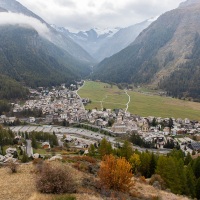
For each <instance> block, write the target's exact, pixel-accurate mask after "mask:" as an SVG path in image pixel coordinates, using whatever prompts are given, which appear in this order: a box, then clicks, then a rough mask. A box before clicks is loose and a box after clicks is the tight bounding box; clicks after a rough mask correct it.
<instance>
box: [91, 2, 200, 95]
mask: <svg viewBox="0 0 200 200" xmlns="http://www.w3.org/2000/svg"><path fill="white" fill-rule="evenodd" d="M184 5H185V6H180V7H179V8H177V9H174V10H172V11H169V12H167V13H165V14H163V15H161V16H160V17H159V18H158V19H157V20H156V21H155V22H153V23H152V24H151V25H150V26H149V27H148V28H147V29H145V30H144V31H143V32H142V33H141V34H140V35H139V36H138V37H137V38H136V40H135V41H134V42H133V43H132V44H131V45H129V46H128V47H127V48H125V49H123V50H122V51H120V52H119V53H117V54H115V55H113V56H112V57H110V58H107V59H105V60H103V61H102V62H101V63H100V64H98V65H97V66H96V67H95V70H94V74H93V78H94V79H99V80H102V81H108V82H116V83H122V82H128V83H137V84H151V85H153V86H154V87H158V86H159V83H160V81H162V88H163V89H166V90H167V91H168V92H169V93H170V92H171V89H169V88H168V87H167V82H168V81H167V78H168V76H169V75H171V76H174V79H176V80H178V78H179V77H178V75H177V74H178V73H177V72H176V71H177V70H184V67H183V66H184V64H185V63H186V62H189V63H190V65H191V67H192V68H193V74H196V73H198V66H197V65H196V62H195V58H194V56H193V53H194V51H195V52H196V54H198V51H197V49H196V46H195V43H196V40H197V35H198V33H200V24H199V17H200V12H199V10H200V3H199V1H192V3H191V4H190V1H188V2H187V4H184ZM182 68H183V69H182ZM186 74H187V76H188V77H189V78H187V79H186V80H185V85H188V87H184V89H183V90H182V91H181V90H180V92H179V88H178V87H177V92H176V94H175V93H174V96H177V97H178V96H183V94H184V95H185V94H186V95H185V96H186V97H193V98H199V97H198V91H197V90H195V91H194V92H192V93H190V92H189V91H190V89H191V88H193V87H195V88H196V87H199V86H200V85H199V82H196V81H195V80H196V79H195V78H193V74H191V73H188V72H187V73H186ZM163 80H166V82H163ZM179 85H181V83H180V84H179ZM175 86H177V85H176V84H173V85H172V84H171V87H175Z"/></svg>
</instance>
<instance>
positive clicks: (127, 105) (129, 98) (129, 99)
mask: <svg viewBox="0 0 200 200" xmlns="http://www.w3.org/2000/svg"><path fill="white" fill-rule="evenodd" d="M124 92H125V93H126V95H127V96H128V102H127V104H126V109H125V113H126V112H127V110H128V107H129V103H130V101H131V97H130V95H129V94H128V93H127V90H124Z"/></svg>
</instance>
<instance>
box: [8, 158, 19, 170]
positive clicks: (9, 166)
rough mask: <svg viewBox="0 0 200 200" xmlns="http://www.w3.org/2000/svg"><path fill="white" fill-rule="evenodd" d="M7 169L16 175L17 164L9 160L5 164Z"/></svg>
mask: <svg viewBox="0 0 200 200" xmlns="http://www.w3.org/2000/svg"><path fill="white" fill-rule="evenodd" d="M7 167H8V168H9V169H10V170H11V172H12V173H17V170H18V163H16V162H14V161H13V160H11V161H9V162H8V163H7Z"/></svg>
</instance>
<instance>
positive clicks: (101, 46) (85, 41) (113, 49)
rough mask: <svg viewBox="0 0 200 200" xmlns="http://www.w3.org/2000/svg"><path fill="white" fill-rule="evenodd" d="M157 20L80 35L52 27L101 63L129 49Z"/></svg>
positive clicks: (84, 32)
mask: <svg viewBox="0 0 200 200" xmlns="http://www.w3.org/2000/svg"><path fill="white" fill-rule="evenodd" d="M155 20H156V18H152V19H149V20H145V21H144V22H141V23H138V24H135V25H132V26H129V27H126V28H119V27H118V28H114V29H104V30H101V29H98V28H94V29H90V30H88V31H79V32H78V33H72V32H70V31H69V30H67V29H65V28H64V27H57V26H56V25H52V27H53V28H55V29H56V30H57V31H59V32H61V33H62V34H63V35H65V36H68V37H70V38H71V39H72V40H73V41H74V42H76V43H77V44H79V45H80V46H81V47H82V48H84V49H85V50H86V51H87V52H88V53H89V54H90V55H91V56H92V57H93V58H94V59H95V60H97V61H98V62H99V61H102V60H103V59H104V58H106V57H110V56H112V55H113V54H115V53H117V52H119V51H121V50H122V49H124V48H125V47H127V46H128V45H129V44H131V43H132V42H133V41H134V40H135V38H136V37H137V36H138V35H139V33H140V32H141V31H142V30H144V29H145V28H147V27H148V26H149V25H150V24H151V23H152V22H153V21H155Z"/></svg>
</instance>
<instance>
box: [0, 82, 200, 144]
mask: <svg viewBox="0 0 200 200" xmlns="http://www.w3.org/2000/svg"><path fill="white" fill-rule="evenodd" d="M80 85H81V83H80ZM75 89H77V88H75V85H71V86H70V88H69V89H67V88H66V87H65V86H64V85H62V86H61V87H59V88H52V89H51V90H48V89H44V88H40V90H30V92H31V95H30V99H29V100H27V101H26V102H25V104H24V105H19V104H14V105H13V113H20V112H22V111H33V110H39V111H41V114H42V116H43V117H42V119H43V121H42V123H43V124H50V123H51V124H54V122H63V121H65V122H67V123H69V124H74V123H78V124H81V123H82V124H87V125H89V126H91V127H95V128H98V129H99V130H105V131H107V132H109V133H110V134H111V135H114V136H119V135H124V134H129V133H133V132H137V133H138V134H139V135H140V136H141V138H143V139H144V140H145V141H147V142H156V143H157V144H158V146H159V148H160V147H161V148H162V147H163V145H164V144H165V143H166V142H167V140H168V139H167V136H168V135H177V134H185V133H189V134H193V135H195V134H197V133H200V122H198V121H191V120H189V119H187V118H186V119H180V118H179V119H175V118H161V117H153V116H149V117H141V116H137V115H132V114H130V113H129V112H125V111H124V110H121V109H115V110H111V109H105V110H97V109H92V110H90V111H87V110H85V108H84V105H85V104H87V103H88V102H89V101H90V100H89V99H81V98H80V96H79V95H78V94H77V91H76V90H75ZM5 120H7V121H10V122H11V121H12V122H13V121H14V120H15V118H14V117H13V118H6V116H1V117H0V123H1V122H3V121H5ZM28 122H29V123H35V122H37V119H36V118H35V117H30V118H29V119H28ZM169 123H171V127H170V126H169Z"/></svg>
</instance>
